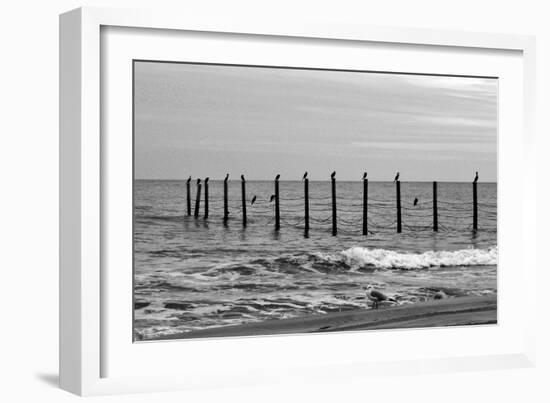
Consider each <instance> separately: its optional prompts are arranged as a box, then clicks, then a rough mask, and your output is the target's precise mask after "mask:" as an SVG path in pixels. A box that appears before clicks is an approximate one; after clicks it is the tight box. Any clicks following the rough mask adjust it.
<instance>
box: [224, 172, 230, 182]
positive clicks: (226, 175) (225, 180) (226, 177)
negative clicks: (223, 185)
mask: <svg viewBox="0 0 550 403" xmlns="http://www.w3.org/2000/svg"><path fill="white" fill-rule="evenodd" d="M228 179H229V174H225V179H224V180H223V181H224V182H227V180H228Z"/></svg>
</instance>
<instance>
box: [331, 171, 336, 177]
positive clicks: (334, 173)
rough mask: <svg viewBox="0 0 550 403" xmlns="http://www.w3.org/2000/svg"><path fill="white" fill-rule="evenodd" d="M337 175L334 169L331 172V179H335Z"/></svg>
mask: <svg viewBox="0 0 550 403" xmlns="http://www.w3.org/2000/svg"><path fill="white" fill-rule="evenodd" d="M335 176H336V171H334V172H332V173H331V174H330V179H334V177H335Z"/></svg>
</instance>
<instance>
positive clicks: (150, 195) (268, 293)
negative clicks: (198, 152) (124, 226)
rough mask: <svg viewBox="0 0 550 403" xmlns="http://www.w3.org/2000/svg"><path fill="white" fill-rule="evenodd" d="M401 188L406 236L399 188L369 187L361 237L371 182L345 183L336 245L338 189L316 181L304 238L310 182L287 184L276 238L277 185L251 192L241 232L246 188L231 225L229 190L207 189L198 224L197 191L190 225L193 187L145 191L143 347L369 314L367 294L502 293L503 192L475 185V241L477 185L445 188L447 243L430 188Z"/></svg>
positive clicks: (234, 185)
mask: <svg viewBox="0 0 550 403" xmlns="http://www.w3.org/2000/svg"><path fill="white" fill-rule="evenodd" d="M400 186H401V207H402V232H401V233H397V231H396V229H397V223H396V220H397V208H396V204H397V203H396V185H395V184H394V183H391V182H370V183H369V186H368V195H369V197H368V210H367V211H368V213H367V224H368V231H369V233H368V235H367V236H364V235H362V229H363V182H362V181H357V182H337V185H336V200H337V225H338V235H337V236H332V215H331V214H332V207H331V206H332V205H331V183H330V182H328V181H326V182H323V181H318V182H317V181H310V182H309V199H310V200H309V206H310V207H309V212H310V230H309V233H308V235H309V236H308V237H305V236H304V183H303V182H301V181H280V183H279V187H280V212H281V213H280V216H281V220H280V225H281V228H280V230H279V231H276V230H275V210H274V209H275V202H274V201H273V202H270V198H271V196H272V195H273V194H274V183H273V181H248V182H247V183H246V210H247V225H246V227H244V226H243V224H242V215H243V214H242V200H241V182H240V181H236V180H230V181H229V182H228V188H229V192H228V194H229V212H230V214H229V220H228V221H227V223H225V224H224V221H223V181H210V182H209V183H208V187H209V217H208V218H207V219H205V218H204V184H203V186H202V194H201V200H200V209H199V217H198V218H196V217H194V211H195V198H196V191H197V187H196V183H195V182H194V181H193V182H192V184H191V193H192V194H191V200H192V203H191V204H192V215H191V216H187V208H186V183H185V181H164V180H163V181H160V180H158V181H157V180H136V181H135V183H134V308H135V309H134V336H135V338H136V339H138V340H144V339H145V340H146V339H150V338H158V337H162V336H163V335H169V334H174V333H181V332H192V331H194V330H198V329H206V328H212V327H220V326H228V325H236V324H243V323H249V322H258V321H263V320H267V319H282V318H291V317H299V316H307V315H322V314H325V313H328V312H337V311H344V310H352V309H364V308H366V307H367V300H366V299H365V294H364V291H363V287H365V286H366V285H368V284H371V285H373V286H374V287H376V289H379V290H381V291H383V292H385V293H386V294H389V295H392V296H393V297H394V298H395V299H396V300H397V303H398V304H409V303H414V302H418V301H423V300H426V299H429V298H431V297H433V295H434V294H435V293H436V292H437V291H439V290H443V291H444V292H445V293H446V294H448V295H449V296H451V297H453V296H463V295H484V294H493V293H496V292H497V252H498V250H497V186H496V184H495V183H479V184H478V190H477V193H478V231H477V232H474V231H473V218H472V217H473V206H472V204H473V203H472V184H471V183H449V182H445V183H438V186H437V189H438V191H437V193H438V203H437V205H438V222H439V231H438V232H435V231H433V228H432V226H433V195H432V183H431V182H402V183H401V184H400ZM254 196H256V201H255V203H254V204H251V200H252V198H253V197H254ZM415 198H417V199H418V203H417V205H416V206H415V205H414V203H413V201H414V199H415Z"/></svg>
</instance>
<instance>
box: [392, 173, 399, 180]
mask: <svg viewBox="0 0 550 403" xmlns="http://www.w3.org/2000/svg"><path fill="white" fill-rule="evenodd" d="M398 180H399V172H397V175H395V178H394V179H393V181H394V182H397V181H398Z"/></svg>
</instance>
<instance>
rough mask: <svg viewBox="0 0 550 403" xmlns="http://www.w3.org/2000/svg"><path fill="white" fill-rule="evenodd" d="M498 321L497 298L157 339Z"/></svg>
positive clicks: (266, 323)
mask: <svg viewBox="0 0 550 403" xmlns="http://www.w3.org/2000/svg"><path fill="white" fill-rule="evenodd" d="M496 322H497V297H496V295H487V296H483V297H458V298H448V299H443V300H431V301H427V302H418V303H416V304H408V305H401V306H389V305H387V306H380V308H379V309H361V310H353V311H345V312H334V313H328V314H325V315H314V316H307V317H302V318H291V319H273V320H267V321H263V322H257V323H248V324H244V325H235V326H224V327H217V328H212V329H204V330H197V331H193V332H187V333H179V334H172V335H167V336H162V337H159V338H157V339H156V340H169V339H192V338H207V337H238V336H258V335H274V334H291V333H316V332H338V331H345V330H370V329H402V328H418V327H440V326H464V325H486V324H495V323H496Z"/></svg>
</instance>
